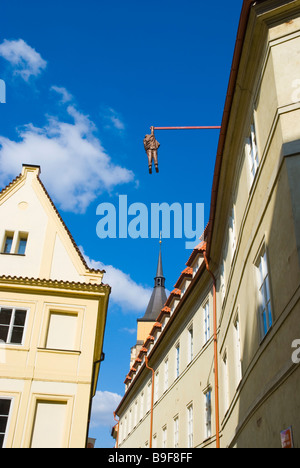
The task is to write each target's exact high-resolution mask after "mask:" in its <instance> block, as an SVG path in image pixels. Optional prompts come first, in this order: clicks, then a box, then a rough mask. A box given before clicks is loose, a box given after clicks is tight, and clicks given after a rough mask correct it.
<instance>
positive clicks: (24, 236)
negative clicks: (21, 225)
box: [2, 231, 28, 255]
mask: <svg viewBox="0 0 300 468" xmlns="http://www.w3.org/2000/svg"><path fill="white" fill-rule="evenodd" d="M27 240H28V233H27V232H19V233H14V232H13V231H9V232H8V231H7V232H6V233H5V237H4V243H3V247H2V253H3V254H15V255H25V252H26V246H27Z"/></svg>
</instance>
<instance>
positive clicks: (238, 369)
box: [233, 315, 242, 385]
mask: <svg viewBox="0 0 300 468" xmlns="http://www.w3.org/2000/svg"><path fill="white" fill-rule="evenodd" d="M233 325H234V350H235V364H236V380H237V385H238V384H239V383H240V381H241V379H242V357H241V337H240V321H239V316H238V315H237V316H236V319H235V321H234V323H233Z"/></svg>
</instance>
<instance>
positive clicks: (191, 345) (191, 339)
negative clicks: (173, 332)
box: [188, 324, 194, 364]
mask: <svg viewBox="0 0 300 468" xmlns="http://www.w3.org/2000/svg"><path fill="white" fill-rule="evenodd" d="M193 359H194V327H193V324H191V325H190V326H189V327H188V364H190V363H191V362H192V361H193Z"/></svg>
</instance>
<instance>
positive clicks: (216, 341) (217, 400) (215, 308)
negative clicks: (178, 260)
mask: <svg viewBox="0 0 300 468" xmlns="http://www.w3.org/2000/svg"><path fill="white" fill-rule="evenodd" d="M203 256H204V260H205V265H206V269H207V271H208V272H209V273H210V275H211V277H212V279H213V322H214V367H215V419H216V448H220V424H219V371H218V346H217V345H218V336H217V299H216V296H217V294H216V278H215V276H214V274H213V273H212V271H211V270H210V269H209V264H208V261H207V257H206V252H205V251H203Z"/></svg>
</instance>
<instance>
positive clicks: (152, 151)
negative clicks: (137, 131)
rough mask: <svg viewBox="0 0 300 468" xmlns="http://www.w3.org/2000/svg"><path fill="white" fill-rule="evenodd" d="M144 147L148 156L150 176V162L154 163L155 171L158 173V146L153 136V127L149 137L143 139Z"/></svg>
mask: <svg viewBox="0 0 300 468" xmlns="http://www.w3.org/2000/svg"><path fill="white" fill-rule="evenodd" d="M144 147H145V151H146V153H147V156H148V164H149V174H152V162H153V161H154V165H155V170H156V172H158V159H157V150H158V148H159V147H160V144H159V143H158V141H157V140H156V138H155V136H154V127H151V135H146V136H145V138H144Z"/></svg>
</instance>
